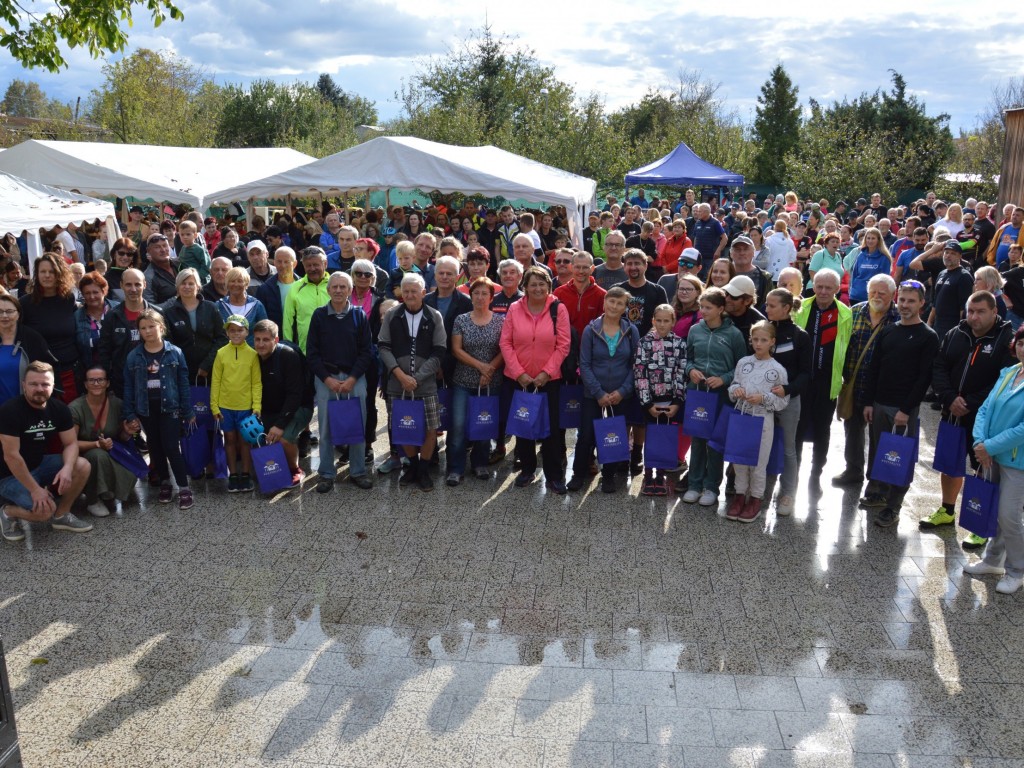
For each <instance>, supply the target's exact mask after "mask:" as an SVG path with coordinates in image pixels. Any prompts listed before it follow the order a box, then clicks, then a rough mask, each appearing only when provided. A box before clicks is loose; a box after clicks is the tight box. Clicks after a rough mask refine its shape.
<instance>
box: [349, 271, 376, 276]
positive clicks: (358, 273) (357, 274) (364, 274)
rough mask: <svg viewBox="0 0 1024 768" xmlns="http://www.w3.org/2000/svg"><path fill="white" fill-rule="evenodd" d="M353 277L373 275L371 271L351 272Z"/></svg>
mask: <svg viewBox="0 0 1024 768" xmlns="http://www.w3.org/2000/svg"><path fill="white" fill-rule="evenodd" d="M352 276H353V277H373V272H353V273H352Z"/></svg>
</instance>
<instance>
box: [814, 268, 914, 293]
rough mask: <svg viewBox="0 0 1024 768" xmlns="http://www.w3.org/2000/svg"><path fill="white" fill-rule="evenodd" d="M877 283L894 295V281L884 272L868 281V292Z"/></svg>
mask: <svg viewBox="0 0 1024 768" xmlns="http://www.w3.org/2000/svg"><path fill="white" fill-rule="evenodd" d="M815 276H817V275H815ZM879 283H882V284H884V285H885V289H886V290H887V291H889V293H896V281H895V280H893V279H892V277H890V276H889V275H887V274H885V273H884V272H880V273H879V274H877V275H875V276H874V277H872V278H871V279H870V280H868V290H869V291H870V290H871V288H872V286H875V285H878V284H879Z"/></svg>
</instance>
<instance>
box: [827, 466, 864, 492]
mask: <svg viewBox="0 0 1024 768" xmlns="http://www.w3.org/2000/svg"><path fill="white" fill-rule="evenodd" d="M863 482H864V475H861V474H858V473H856V472H850V471H849V470H847V471H846V472H841V473H840V474H838V475H836V476H835V477H833V478H832V485H834V486H835V487H836V488H846V487H849V486H855V485H861V484H863Z"/></svg>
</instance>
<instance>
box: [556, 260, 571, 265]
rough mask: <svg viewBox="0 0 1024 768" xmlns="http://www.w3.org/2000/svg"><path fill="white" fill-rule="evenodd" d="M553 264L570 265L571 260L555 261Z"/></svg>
mask: <svg viewBox="0 0 1024 768" xmlns="http://www.w3.org/2000/svg"><path fill="white" fill-rule="evenodd" d="M555 264H572V259H555Z"/></svg>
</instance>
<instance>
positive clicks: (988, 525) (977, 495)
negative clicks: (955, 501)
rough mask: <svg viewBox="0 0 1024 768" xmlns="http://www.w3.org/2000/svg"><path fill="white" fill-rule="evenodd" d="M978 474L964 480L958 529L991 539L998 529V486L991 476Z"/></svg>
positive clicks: (987, 473)
mask: <svg viewBox="0 0 1024 768" xmlns="http://www.w3.org/2000/svg"><path fill="white" fill-rule="evenodd" d="M980 472H981V471H980V470H979V473H977V474H974V475H968V476H967V477H965V478H964V492H963V503H962V504H961V505H960V527H961V528H965V529H966V530H968V531H970V532H971V533H973V534H976V535H978V536H981V537H982V538H984V539H991V538H992V537H993V536H995V535H996V533H997V531H998V528H999V484H998V483H993V482H992V480H991V474H990V473H989V472H986V473H985V475H988V477H985V476H983V475H981V474H980Z"/></svg>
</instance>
